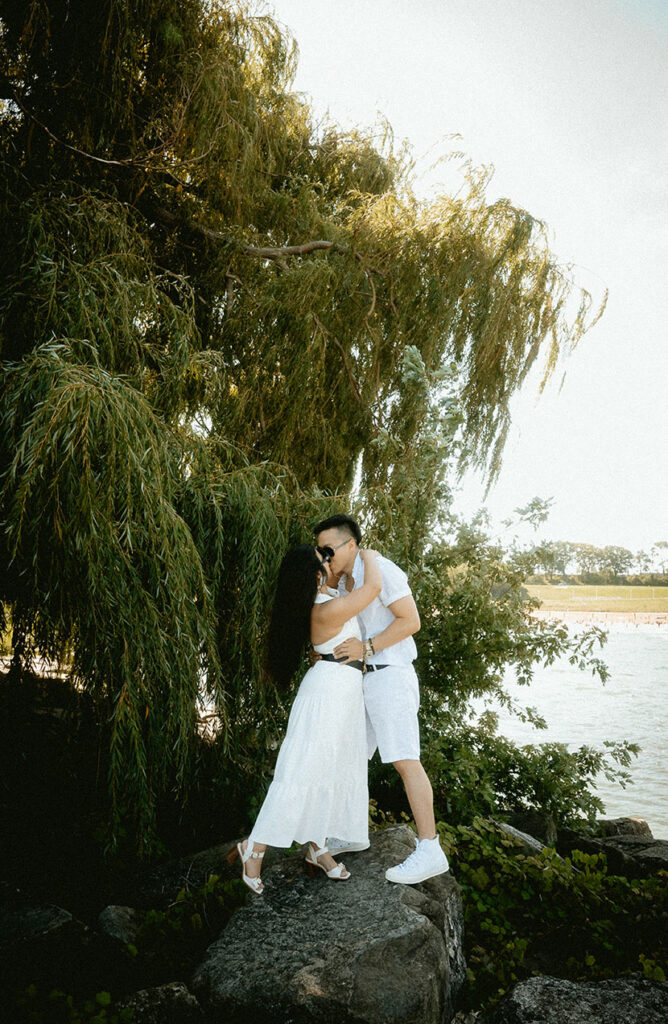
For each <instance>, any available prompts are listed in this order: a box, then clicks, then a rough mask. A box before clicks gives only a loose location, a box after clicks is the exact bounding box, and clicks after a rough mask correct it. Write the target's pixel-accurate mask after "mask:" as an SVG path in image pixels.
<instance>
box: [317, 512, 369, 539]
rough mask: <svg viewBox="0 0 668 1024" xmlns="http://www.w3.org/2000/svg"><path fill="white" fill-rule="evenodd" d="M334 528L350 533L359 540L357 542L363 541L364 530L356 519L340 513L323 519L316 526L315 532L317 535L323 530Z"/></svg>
mask: <svg viewBox="0 0 668 1024" xmlns="http://www.w3.org/2000/svg"><path fill="white" fill-rule="evenodd" d="M334 529H337V530H341V531H342V532H343V533H349V534H350V536H351V537H352V538H353V539H354V540H355V541H356V542H357V544H361V543H362V531H361V530H360V528H359V526H358V525H357V523H356V522H355V520H354V519H351V518H350V516H344V515H338V516H330V517H329V519H323V521H322V522H321V523H318V524H317V526H314V528H313V532H314V533H315V535H316V537H317V536H318V534H319V533H322V531H323V530H334Z"/></svg>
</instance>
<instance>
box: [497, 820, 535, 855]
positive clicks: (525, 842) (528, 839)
mask: <svg viewBox="0 0 668 1024" xmlns="http://www.w3.org/2000/svg"><path fill="white" fill-rule="evenodd" d="M494 824H495V825H496V827H497V828H500V829H501V831H502V832H505V833H506V835H507V836H510V838H511V839H514V840H515V841H516V842H518V843H520V844H521V845H522V847H523V848H524V852H525V853H528V854H529V856H533V855H534V854H536V853H541V852H542V851H543V850H544V849H545V844H544V843H541V841H540V840H539V839H535V838H534V837H533V836H530V835H528V834H527V833H526V832H521V831H520V830H519V829H518V828H514V827H513V826H512V825H509V824H508V823H507V822H505V821H495V822H494Z"/></svg>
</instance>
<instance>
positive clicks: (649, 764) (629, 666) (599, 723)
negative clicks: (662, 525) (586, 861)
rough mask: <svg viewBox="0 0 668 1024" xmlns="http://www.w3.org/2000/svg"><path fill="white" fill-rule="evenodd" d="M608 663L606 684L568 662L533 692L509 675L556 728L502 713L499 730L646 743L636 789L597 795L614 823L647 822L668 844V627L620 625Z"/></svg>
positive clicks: (575, 742)
mask: <svg viewBox="0 0 668 1024" xmlns="http://www.w3.org/2000/svg"><path fill="white" fill-rule="evenodd" d="M571 628H574V627H571ZM579 628H582V627H579ZM600 657H601V658H602V659H603V661H605V662H606V664H607V665H608V668H609V670H610V678H609V680H608V681H607V683H606V684H605V685H602V684H601V683H600V681H599V680H598V678H597V677H592V676H591V675H589V674H586V673H584V672H580V671H578V669H574V668H573V667H572V666H571V665H569V663H568V660H567V659H564V660H561V661H559V662H555V663H554V664H553V665H551V666H550V667H549V668H541V669H538V670H537V671H536V674H535V677H534V681H533V682H532V684H531V686H530V687H526V686H519V685H518V684H517V682H516V680H515V678H514V675H513V674H512V673H508V674H507V675H506V688H507V689H508V691H509V692H510V694H511V695H512V696H513V698H515V699H516V700H517V701H518V702H519V703H520V704H522V705H523V706H527V705H529V706H531V707H535V708H536V710H537V711H538V712H539V714H541V715H542V716H543V718H545V719H546V720H547V724H548V728H547V729H546V730H545V729H541V730H537V729H534V728H533V727H532V726H531V725H529V724H528V723H523V722H520V721H519V720H518V719H516V718H514V717H513V716H511V715H508V713H507V712H505V711H504V710H503V709H501V710H499V731H500V732H501V733H502V734H503V735H504V736H507V737H508V738H509V739H512V740H514V741H515V742H516V743H519V744H523V743H541V742H559V743H566V744H568V746H569V748H576V747H580V746H582V745H583V744H587V745H588V746H596V747H598V746H601V745H602V743H603V741H604V740H629V741H631V742H634V743H637V744H639V746H640V747H641V748H642V750H641V752H640V754H639V756H638V757H637V758H634V759H633V760H632V762H631V765H630V767H629V768H628V769H627V770H628V771H629V772H630V773H631V777H632V779H633V784H632V785H629V786H627V787H626V789H622V788H621V787H620V786H619V785H614V784H613V783H610V782H608V780H607V779H606V778H605V777H602V778H600V779H598V780H597V794H598V795H599V796H600V797H601V799H602V800H603V803H604V804H605V816H606V817H608V818H617V817H637V818H645V819H646V820H647V822H648V823H649V826H650V828H651V829H652V832H653V833H654V835H655V836H656V837H657V838H661V839H668V758H667V757H666V754H667V747H668V743H667V738H666V726H667V725H668V627H666V626H649V625H647V626H633V625H630V624H624V623H615V624H614V625H612V626H610V629H609V634H608V642H607V644H606V645H605V647H604V648H603V650H602V653H601V654H600ZM495 710H496V709H495Z"/></svg>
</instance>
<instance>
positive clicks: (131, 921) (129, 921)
mask: <svg viewBox="0 0 668 1024" xmlns="http://www.w3.org/2000/svg"><path fill="white" fill-rule="evenodd" d="M97 926H98V929H99V930H100V932H102V934H103V935H108V936H109V938H111V939H115V940H116V941H117V942H120V943H123V944H124V945H126V944H128V943H134V941H135V939H136V938H137V928H138V926H139V919H138V915H137V911H136V910H135V908H134V907H115V906H111V907H105V908H104V910H102V911H101V912H100V915H99V917H98V919H97Z"/></svg>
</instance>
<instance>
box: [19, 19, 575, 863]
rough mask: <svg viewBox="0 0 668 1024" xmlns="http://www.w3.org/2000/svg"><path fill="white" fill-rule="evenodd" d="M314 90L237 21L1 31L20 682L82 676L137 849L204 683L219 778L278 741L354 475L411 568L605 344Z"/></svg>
mask: <svg viewBox="0 0 668 1024" xmlns="http://www.w3.org/2000/svg"><path fill="white" fill-rule="evenodd" d="M295 61H296V49H295V45H294V43H293V41H292V40H291V38H290V37H289V35H288V34H287V33H286V32H285V30H283V29H281V28H279V26H278V25H277V24H276V22H275V21H274V20H273V19H272V17H270V16H269V15H268V14H267V13H265V12H263V11H261V10H257V9H251V8H249V7H246V6H244V5H242V4H239V3H234V4H231V3H224V2H222V0H137V2H134V3H127V2H122V0H100V2H99V3H96V4H94V5H90V4H89V3H86V2H84V0H31V2H27V3H26V2H21V3H19V2H11V0H1V2H0V96H1V97H2V99H1V101H0V103H1V106H0V161H1V164H2V173H1V175H0V190H1V193H0V229H1V231H2V239H3V245H2V247H1V249H0V359H2V378H3V388H2V395H1V397H0V417H1V418H2V434H1V436H0V521H1V524H2V533H1V538H0V558H1V560H2V564H3V570H4V571H3V574H2V584H1V592H0V598H1V600H2V602H3V608H4V609H5V614H7V613H8V622H9V621H11V628H12V645H13V663H12V673H13V678H15V679H17V678H18V679H20V676H21V672H22V671H24V670H25V669H26V668H30V667H31V665H32V664H33V661H34V658H35V656H36V652H38V651H39V652H41V653H42V654H44V655H46V656H47V657H51V658H57V657H62V656H63V655H64V654H67V655H68V658H69V660H70V664H71V676H72V679H73V681H74V682H75V683H76V684H77V685H78V686H79V687H81V688H83V689H85V690H87V691H89V692H90V693H91V694H93V695H94V696H95V698H96V700H98V701H99V703H100V707H102V708H104V709H105V711H106V717H107V720H108V721H109V723H110V730H109V744H110V762H109V763H110V774H109V784H110V793H111V807H112V815H113V822H114V827H115V826H116V825H117V824H118V823H119V822H120V821H121V819H122V818H123V817H124V816H125V817H126V818H127V819H128V820H130V821H132V822H133V823H134V824H135V825H136V826H137V829H138V831H137V834H138V836H139V841H140V845H141V846H143V847H145V848H147V849H148V848H150V844H151V840H152V836H153V828H154V823H155V806H156V800H157V799H158V798H159V796H160V794H161V792H163V790H164V789H165V787H166V786H169V785H172V786H176V787H177V788H178V787H179V786H181V787H183V786H185V784H186V779H187V774H188V766H189V763H190V758H191V753H192V745H193V740H194V737H195V735H196V718H197V695H198V690H199V688H200V686H201V683H202V680H205V681H206V686H207V687H208V690H209V693H210V696H211V698H212V700H214V701H215V703H216V707H217V711H218V713H219V715H220V717H221V721H222V723H223V728H222V729H221V732H220V734H219V742H220V744H221V746H222V748H223V750H224V752H225V755H226V756H227V757H228V758H229V759H230V760H231V762H234V761H235V759H236V760H238V759H240V758H243V756H244V751H247V750H252V749H253V744H254V743H255V744H257V737H258V736H260V735H263V730H265V731H266V729H267V723H268V722H269V723H271V721H272V714H273V709H274V708H275V707H276V706H277V705H276V696H275V694H273V693H272V692H271V690H270V689H268V688H267V687H265V686H263V685H261V678H262V653H261V652H262V637H263V630H264V625H265V622H266V613H267V604H268V601H269V599H270V593H271V586H272V583H273V580H274V579H275V573H276V568H277V565H278V561H279V560H280V557H281V555H282V553H283V552H284V550H285V548H286V546H287V545H288V544H290V543H292V542H296V541H298V540H302V539H305V538H308V537H309V535H310V533H309V531H310V526H311V524H312V523H313V522H314V520H315V519H317V518H318V517H319V516H320V515H322V514H323V513H326V512H327V511H329V510H330V509H332V508H333V507H334V506H336V507H341V504H342V503H345V502H347V500H348V496H349V494H350V491H351V487H352V483H353V479H354V476H355V472H356V469H357V467H358V466H359V465H360V460H361V466H362V474H363V477H362V479H363V489H362V497H361V499H360V506H359V511H360V512H361V513H362V514H363V515H366V518H367V522H368V524H369V526H370V529H371V531H372V533H373V534H374V535H375V536H376V537H377V538H378V539H379V540H382V539H383V538H384V537H385V538H387V536H388V535H389V532H390V530H391V532H392V536H393V538H394V541H395V550H400V551H401V553H402V555H403V556H405V558H406V559H408V560H409V561H411V560H412V561H415V560H416V559H418V558H419V556H420V552H421V551H422V550H423V549H424V543H425V538H426V537H427V536H428V533H429V530H430V528H431V527H432V526H433V523H434V521H435V519H437V517H438V510H439V503H440V502H442V501H443V499H444V496H445V495H446V494H447V487H448V484H447V479H448V473H451V472H454V471H455V469H456V467H457V466H459V467H461V466H463V465H477V466H479V467H482V468H484V469H485V470H486V471H487V472H488V473H489V474H490V475H492V476H493V474H494V473H495V472H497V470H498V467H499V460H500V456H501V452H502V449H503V443H504V439H505V435H506V431H507V428H508V423H509V412H508V402H509V399H510V398H511V396H512V395H513V394H514V393H515V392H516V390H517V389H518V388H519V387H520V385H521V384H522V382H523V381H524V380H525V378H526V376H527V374H528V373H529V371H530V370H531V369H532V367H533V366H534V364H535V363H536V361H537V360H540V361H542V364H543V368H544V374H545V376H547V375H549V374H550V373H551V372H552V370H553V369H554V367H555V366H556V364H557V361H558V359H559V357H560V355H561V354H563V353H564V352H566V351H568V350H569V349H570V348H571V347H572V346H573V345H574V344H575V343H576V342H577V341H578V339H579V338H580V336H581V335H582V333H583V331H584V330H585V329H586V328H587V326H588V324H589V323H591V321H592V319H593V314H592V309H591V300H590V297H589V296H588V295H587V294H586V293H577V294H576V293H575V292H574V289H573V286H572V281H571V275H570V272H569V269H568V268H563V267H560V266H559V265H558V264H557V263H556V262H555V260H554V258H553V256H552V255H551V253H550V251H549V248H548V245H547V243H546V237H545V230H544V227H543V225H542V224H541V223H540V222H539V221H537V220H535V219H534V218H532V217H531V216H530V215H529V214H528V213H527V212H526V211H524V210H522V209H518V208H516V207H514V206H513V205H511V204H510V203H509V202H507V201H505V200H504V201H499V202H495V203H491V204H490V203H489V202H488V201H487V199H486V185H487V176H486V174H485V173H484V172H475V171H472V172H471V173H469V174H468V175H467V178H466V187H465V188H464V189H463V190H462V191H461V192H460V193H459V194H458V195H457V196H456V197H452V196H447V195H444V196H441V197H439V198H438V199H436V200H434V201H430V202H426V201H423V200H420V199H418V198H417V197H416V195H415V194H414V191H413V187H412V166H411V160H410V154H409V153H408V151H407V150H406V149H405V148H403V147H396V146H395V144H394V142H393V140H392V136H391V132H390V131H389V130H388V129H387V128H386V127H385V128H383V126H381V127H380V128H378V127H377V128H375V129H373V130H369V131H368V132H363V131H356V132H343V131H341V130H340V129H339V128H337V126H336V125H335V124H332V123H329V122H324V123H323V122H317V121H316V120H315V119H314V117H313V114H312V112H311V110H310V109H309V106H308V104H307V103H306V102H305V101H304V99H303V98H302V97H300V96H299V95H297V94H295V93H294V92H293V91H292V88H291V87H292V81H293V76H294V70H295ZM455 436H456V437H457V442H456V444H455V442H454V438H455ZM112 831H113V830H112Z"/></svg>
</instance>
